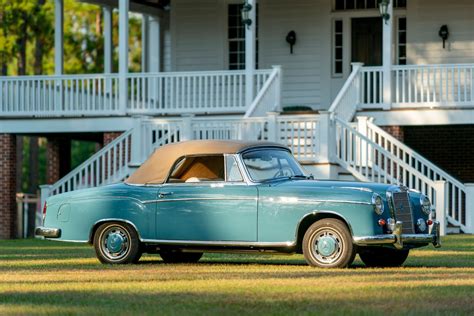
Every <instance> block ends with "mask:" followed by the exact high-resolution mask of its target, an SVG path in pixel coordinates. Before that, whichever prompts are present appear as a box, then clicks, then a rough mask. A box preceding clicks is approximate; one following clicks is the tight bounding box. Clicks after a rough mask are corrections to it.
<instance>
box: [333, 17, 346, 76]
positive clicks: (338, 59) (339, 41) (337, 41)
mask: <svg viewBox="0 0 474 316" xmlns="http://www.w3.org/2000/svg"><path fill="white" fill-rule="evenodd" d="M333 30H334V32H333V33H334V37H333V61H334V62H333V75H334V76H340V75H342V72H343V68H344V67H343V65H344V63H343V59H342V57H343V24H342V20H335V21H334V28H333Z"/></svg>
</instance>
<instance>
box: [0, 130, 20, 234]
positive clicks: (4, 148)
mask: <svg viewBox="0 0 474 316" xmlns="http://www.w3.org/2000/svg"><path fill="white" fill-rule="evenodd" d="M0 195H1V196H2V203H0V239H8V238H13V237H14V236H15V228H16V139H15V135H13V134H0Z"/></svg>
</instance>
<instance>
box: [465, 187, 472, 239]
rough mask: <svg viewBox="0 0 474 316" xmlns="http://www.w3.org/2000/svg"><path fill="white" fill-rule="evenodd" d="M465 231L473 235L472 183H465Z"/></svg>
mask: <svg viewBox="0 0 474 316" xmlns="http://www.w3.org/2000/svg"><path fill="white" fill-rule="evenodd" d="M465 186H466V231H465V233H468V234H474V183H466V184H465Z"/></svg>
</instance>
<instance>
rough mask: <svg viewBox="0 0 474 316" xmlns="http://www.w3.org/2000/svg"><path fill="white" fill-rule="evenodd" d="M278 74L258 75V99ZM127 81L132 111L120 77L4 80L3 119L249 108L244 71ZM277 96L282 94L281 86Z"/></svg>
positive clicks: (0, 90) (0, 84)
mask: <svg viewBox="0 0 474 316" xmlns="http://www.w3.org/2000/svg"><path fill="white" fill-rule="evenodd" d="M274 72H275V70H256V71H255V72H254V91H255V96H257V95H259V94H260V92H261V90H262V89H264V87H267V86H268V83H267V82H268V81H269V78H270V76H271V75H272V74H273V73H274ZM126 80H127V89H128V91H127V97H128V100H126V102H125V103H127V108H120V106H119V104H120V100H119V93H118V89H119V76H118V74H111V75H62V76H21V77H0V116H18V117H20V116H97V115H125V114H131V115H133V114H149V115H154V114H183V113H192V114H204V113H244V112H246V110H247V109H248V107H249V105H248V104H246V101H245V96H246V80H245V71H243V70H238V71H208V72H168V73H134V74H129V75H128V76H127V79H126ZM271 86H272V87H273V85H271ZM265 89H267V88H265ZM271 93H274V94H275V95H279V86H278V89H277V90H275V89H273V90H271ZM255 96H254V97H255Z"/></svg>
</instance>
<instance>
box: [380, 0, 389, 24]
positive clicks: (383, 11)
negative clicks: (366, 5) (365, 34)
mask: <svg viewBox="0 0 474 316" xmlns="http://www.w3.org/2000/svg"><path fill="white" fill-rule="evenodd" d="M389 4H390V0H379V10H380V15H381V16H382V19H383V20H384V21H385V24H387V21H388V20H389V19H390V14H388V5H389Z"/></svg>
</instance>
